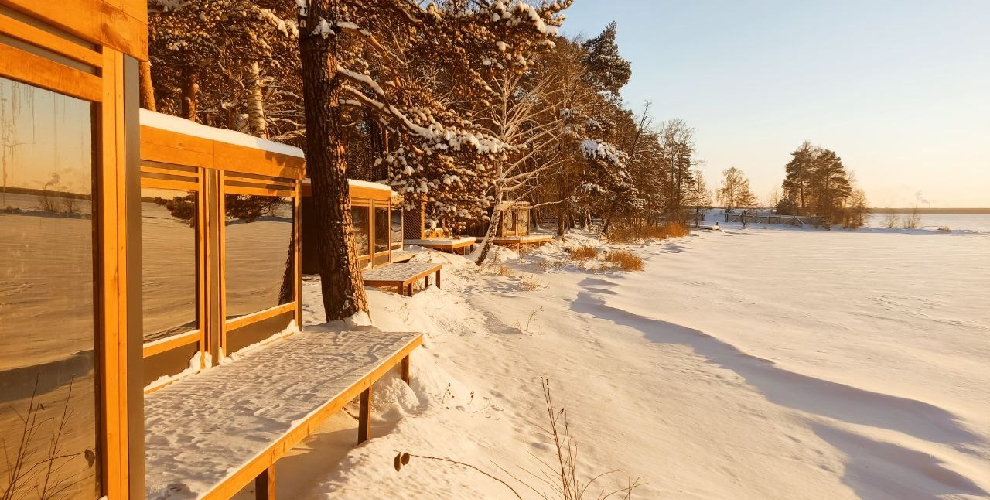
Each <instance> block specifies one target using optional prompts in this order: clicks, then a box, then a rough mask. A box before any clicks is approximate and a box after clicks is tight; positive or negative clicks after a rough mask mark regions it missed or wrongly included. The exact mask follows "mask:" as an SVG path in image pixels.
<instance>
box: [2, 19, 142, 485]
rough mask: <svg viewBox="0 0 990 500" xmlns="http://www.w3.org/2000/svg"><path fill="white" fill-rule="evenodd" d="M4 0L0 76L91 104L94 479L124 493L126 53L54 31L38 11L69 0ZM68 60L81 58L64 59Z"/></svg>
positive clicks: (60, 27)
mask: <svg viewBox="0 0 990 500" xmlns="http://www.w3.org/2000/svg"><path fill="white" fill-rule="evenodd" d="M87 2H88V3H92V2H90V1H88V0H87ZM8 3H11V4H13V5H12V7H14V8H15V9H17V11H19V14H18V15H11V12H7V11H2V10H0V35H3V36H4V37H7V39H0V76H2V77H4V78H7V79H10V80H15V81H19V82H22V83H24V84H27V85H31V86H33V87H36V88H41V89H45V90H49V91H52V92H55V93H59V94H62V95H66V96H70V97H74V98H77V99H81V100H83V101H86V102H89V103H90V105H91V109H92V111H91V121H90V126H91V127H92V140H93V145H92V147H93V159H94V161H93V167H92V168H93V172H92V176H93V177H92V178H93V191H92V195H91V196H92V203H93V213H94V215H95V216H94V218H93V236H94V237H93V252H94V262H93V273H94V299H95V300H94V304H95V311H94V326H95V328H94V340H95V345H94V348H95V352H96V363H95V373H96V375H95V384H96V387H95V391H96V400H97V408H96V413H97V416H98V420H99V422H98V426H97V429H96V434H97V441H98V448H99V450H100V453H99V460H100V476H101V477H100V485H101V494H102V495H104V496H106V497H108V498H110V499H113V500H117V499H126V498H128V497H129V480H128V472H129V439H130V438H131V436H130V435H129V425H128V423H129V420H128V419H129V409H128V399H129V391H128V365H127V363H128V355H127V354H128V343H129V339H128V335H127V331H128V313H127V311H128V300H127V297H128V290H127V287H128V280H127V230H126V225H127V220H126V216H125V208H124V207H125V202H126V191H125V190H126V187H125V186H126V176H127V148H126V141H125V130H126V123H125V116H124V113H125V110H124V108H125V105H124V93H125V91H124V87H125V84H124V78H125V75H124V73H125V70H124V65H125V61H124V56H125V55H124V53H122V52H119V51H117V50H115V49H113V48H110V47H108V46H101V45H99V44H96V45H93V46H87V44H83V43H77V42H75V41H73V36H72V34H71V33H66V34H65V36H59V35H57V34H56V33H60V32H65V31H66V29H68V28H70V27H71V26H70V25H71V24H72V23H65V22H62V23H52V22H51V21H52V19H51V18H49V17H46V16H44V15H38V14H39V12H41V11H43V12H41V13H42V14H43V13H44V12H55V11H56V10H57V9H63V8H66V7H69V10H78V9H76V7H77V6H76V5H75V4H74V3H72V2H69V3H66V2H57V3H53V2H34V1H31V0H5V2H4V6H7V5H8ZM63 4H65V5H63ZM35 11H38V12H35ZM63 14H65V13H64V12H63ZM59 17H60V18H61V19H62V20H63V21H65V20H69V19H72V17H71V16H66V15H61V16H59ZM73 22H74V23H75V24H80V25H87V24H88V23H89V19H87V18H85V17H84V18H79V19H75V20H74V21H73ZM84 28H85V26H84ZM86 29H87V30H88V28H86ZM70 31H71V30H70ZM87 33H91V31H87ZM66 60H69V61H72V62H75V63H79V64H71V65H70V64H66V62H67V61H66ZM80 67H81V68H83V69H80ZM138 438H139V439H140V438H141V437H140V436H139V437H138ZM136 459H140V458H136ZM94 500H95V499H94Z"/></svg>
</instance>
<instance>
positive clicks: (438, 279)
mask: <svg viewBox="0 0 990 500" xmlns="http://www.w3.org/2000/svg"><path fill="white" fill-rule="evenodd" d="M437 288H440V270H439V269H437Z"/></svg>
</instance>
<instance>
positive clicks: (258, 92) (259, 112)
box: [245, 61, 268, 139]
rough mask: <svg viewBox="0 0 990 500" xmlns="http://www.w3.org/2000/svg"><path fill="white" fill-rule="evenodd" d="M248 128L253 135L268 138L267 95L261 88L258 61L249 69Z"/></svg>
mask: <svg viewBox="0 0 990 500" xmlns="http://www.w3.org/2000/svg"><path fill="white" fill-rule="evenodd" d="M245 83H246V84H247V87H248V90H249V91H250V93H249V94H248V106H247V109H248V130H250V131H251V135H253V136H255V137H260V138H262V139H267V138H268V122H267V121H265V96H264V95H263V94H262V89H261V69H260V67H259V66H258V61H255V62H252V63H251V67H250V68H249V69H248V77H247V82H245Z"/></svg>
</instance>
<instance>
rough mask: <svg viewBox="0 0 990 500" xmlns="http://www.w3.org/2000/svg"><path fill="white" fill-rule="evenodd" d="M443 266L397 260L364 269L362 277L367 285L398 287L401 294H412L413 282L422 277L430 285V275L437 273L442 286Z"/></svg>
mask: <svg viewBox="0 0 990 500" xmlns="http://www.w3.org/2000/svg"><path fill="white" fill-rule="evenodd" d="M442 267H443V266H442V265H440V264H433V263H429V262H396V263H392V264H388V265H386V266H382V267H376V268H374V269H368V270H366V271H364V273H363V274H362V275H361V277H362V278H363V279H364V284H365V285H366V286H379V287H380V286H388V287H396V289H397V290H398V292H399V295H412V284H413V283H414V282H415V281H417V280H420V279H425V280H426V286H427V287H429V286H430V275H431V274H436V278H437V279H436V285H437V287H439V286H440V269H441V268H442Z"/></svg>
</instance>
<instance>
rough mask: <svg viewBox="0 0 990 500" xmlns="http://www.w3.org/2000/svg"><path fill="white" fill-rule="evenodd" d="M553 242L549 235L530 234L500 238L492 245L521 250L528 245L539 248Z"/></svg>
mask: <svg viewBox="0 0 990 500" xmlns="http://www.w3.org/2000/svg"><path fill="white" fill-rule="evenodd" d="M551 241H553V236H550V235H548V234H528V235H525V236H498V237H496V238H495V239H494V240H492V243H493V244H495V245H498V246H501V247H511V248H519V247H524V246H528V245H534V246H539V245H543V244H546V243H550V242H551Z"/></svg>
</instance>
